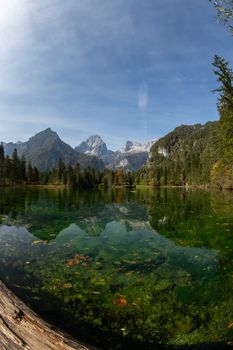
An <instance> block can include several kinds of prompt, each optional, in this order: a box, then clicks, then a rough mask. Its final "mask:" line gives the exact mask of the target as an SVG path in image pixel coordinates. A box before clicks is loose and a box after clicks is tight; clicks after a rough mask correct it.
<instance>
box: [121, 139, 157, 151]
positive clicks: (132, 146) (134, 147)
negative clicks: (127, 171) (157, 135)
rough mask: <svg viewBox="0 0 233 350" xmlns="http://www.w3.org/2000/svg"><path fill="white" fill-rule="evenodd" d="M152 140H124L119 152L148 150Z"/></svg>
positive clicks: (152, 142)
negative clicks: (140, 141) (142, 141)
mask: <svg viewBox="0 0 233 350" xmlns="http://www.w3.org/2000/svg"><path fill="white" fill-rule="evenodd" d="M154 142H155V141H150V142H147V143H143V144H142V143H139V142H132V141H126V143H125V145H124V146H123V147H122V148H121V150H120V152H121V153H141V152H149V151H150V148H151V146H152V145H153V144H154Z"/></svg>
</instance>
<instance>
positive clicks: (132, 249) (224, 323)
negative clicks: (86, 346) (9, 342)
mask: <svg viewBox="0 0 233 350" xmlns="http://www.w3.org/2000/svg"><path fill="white" fill-rule="evenodd" d="M0 219H1V221H0V222H1V224H0V278H1V279H2V280H3V281H4V282H5V283H6V285H7V286H8V287H9V288H10V289H12V290H13V291H14V292H15V294H16V295H18V296H19V297H20V298H21V299H22V300H24V301H25V302H26V303H27V304H28V305H29V306H31V307H32V308H33V309H34V310H35V311H37V312H38V313H39V314H40V315H42V316H43V317H44V318H45V319H46V320H48V321H50V322H52V323H54V324H55V325H57V326H59V327H60V328H62V329H64V330H66V331H68V332H69V333H71V334H73V335H74V336H76V337H77V338H79V339H81V340H84V341H87V342H88V343H90V344H94V345H96V346H99V347H100V348H102V349H155V348H157V345H158V344H160V345H161V347H163V346H166V348H173V347H175V348H178V349H179V348H181V349H184V348H186V347H188V346H191V345H194V346H195V349H196V348H198V346H199V347H200V349H201V348H203V347H202V346H204V345H203V344H208V349H209V348H216V349H220V348H221V347H222V348H224V347H225V346H226V345H225V344H227V343H229V342H231V340H233V193H210V192H205V191H201V190H186V189H161V190H155V191H152V190H139V191H123V190H116V191H109V192H104V191H96V192H75V191H69V190H65V189H38V188H35V189H25V190H20V189H13V190H12V189H1V190H0ZM206 346H207V345H206Z"/></svg>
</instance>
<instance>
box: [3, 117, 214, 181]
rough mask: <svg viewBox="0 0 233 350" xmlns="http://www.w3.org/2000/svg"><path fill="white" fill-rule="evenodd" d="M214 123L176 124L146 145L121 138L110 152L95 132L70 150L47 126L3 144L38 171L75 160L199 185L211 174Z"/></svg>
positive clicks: (146, 177)
mask: <svg viewBox="0 0 233 350" xmlns="http://www.w3.org/2000/svg"><path fill="white" fill-rule="evenodd" d="M215 127H216V122H208V123H206V124H205V125H201V124H196V125H181V126H179V127H177V128H175V129H174V130H173V131H171V132H170V133H168V134H167V135H165V136H164V137H162V138H160V139H159V140H157V141H151V142H148V143H146V144H141V143H137V142H132V141H126V143H125V145H124V146H123V147H121V149H120V150H117V151H112V150H109V149H108V148H107V145H106V143H105V142H104V141H103V140H102V139H101V137H100V136H99V135H92V136H90V137H89V138H88V139H87V140H86V141H83V142H82V143H80V144H79V145H78V146H76V147H75V148H72V147H71V146H69V145H68V144H66V143H65V142H63V141H62V140H61V139H60V138H59V136H58V134H57V133H56V132H54V131H52V130H51V129H50V128H48V129H46V130H43V131H41V132H39V133H38V134H36V135H34V136H32V137H31V138H30V139H29V140H28V141H26V142H17V143H12V142H10V143H6V144H4V148H5V154H6V155H9V156H10V155H11V154H12V152H13V150H14V149H15V148H16V149H17V151H18V155H19V156H23V155H24V157H25V159H26V162H27V163H28V162H29V161H30V162H31V163H32V165H33V166H36V167H37V168H38V169H39V170H40V171H46V170H49V169H52V168H53V167H56V166H57V165H58V162H59V160H62V161H63V162H64V163H65V164H66V165H68V164H71V165H76V164H77V163H79V164H80V167H81V169H84V168H87V167H91V168H94V169H97V170H103V169H105V168H107V169H113V170H117V169H124V170H128V171H137V170H138V169H141V168H143V169H144V170H142V171H144V173H143V174H144V175H143V174H142V175H143V176H144V177H145V179H147V180H146V181H147V182H148V181H150V179H157V180H156V181H159V183H161V184H163V182H164V183H165V184H166V183H171V184H173V183H175V184H183V183H194V182H195V183H204V182H207V180H208V178H209V176H210V175H209V174H210V169H211V164H212V163H211V161H210V159H212V158H213V154H214V153H213V152H214V148H215V146H214V145H213V140H214V138H213V133H214V130H215ZM180 169H182V171H181V170H180ZM181 173H182V174H181ZM180 174H181V175H180ZM148 179H149V180H148Z"/></svg>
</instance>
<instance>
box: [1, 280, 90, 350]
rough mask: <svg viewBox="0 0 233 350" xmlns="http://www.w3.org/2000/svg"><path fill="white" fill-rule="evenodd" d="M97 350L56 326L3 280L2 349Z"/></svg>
mask: <svg viewBox="0 0 233 350" xmlns="http://www.w3.org/2000/svg"><path fill="white" fill-rule="evenodd" d="M74 349H76V350H94V348H91V347H87V346H85V345H84V344H83V343H81V342H78V341H76V340H73V339H72V338H71V337H70V336H68V335H67V334H65V333H63V332H61V331H59V330H56V329H55V328H54V327H52V326H51V325H49V324H48V323H46V322H45V321H43V320H42V319H41V318H40V317H39V316H38V315H37V314H36V313H34V312H33V311H32V310H31V309H30V308H29V307H27V306H26V305H25V304H24V303H23V302H22V301H20V300H19V299H18V298H17V297H16V296H15V295H14V294H13V293H12V292H11V291H10V290H9V289H8V288H7V287H6V286H5V285H4V283H3V282H1V281H0V350H74Z"/></svg>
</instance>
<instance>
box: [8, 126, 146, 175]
mask: <svg viewBox="0 0 233 350" xmlns="http://www.w3.org/2000/svg"><path fill="white" fill-rule="evenodd" d="M152 144H153V142H150V143H147V144H145V145H143V144H140V143H134V142H132V141H127V142H126V144H125V145H124V146H123V147H122V149H121V150H119V151H115V152H114V151H111V150H108V148H107V145H106V143H105V142H104V141H103V140H102V139H101V137H100V136H98V135H93V136H90V137H89V138H88V139H87V140H86V141H84V142H82V143H81V144H80V145H79V146H77V147H75V149H74V148H72V147H71V146H69V145H68V144H66V143H65V142H63V141H62V140H61V139H60V137H59V136H58V134H57V133H56V132H54V131H53V130H51V129H50V128H48V129H45V130H43V131H41V132H39V133H37V134H36V135H34V136H32V137H31V138H30V139H29V140H28V141H26V142H20V141H19V142H17V143H13V142H9V143H4V150H5V154H6V155H8V156H11V155H12V153H13V151H14V149H17V152H18V155H19V156H20V157H22V156H24V157H25V160H26V162H27V163H28V162H31V164H32V165H33V166H36V167H37V168H38V169H39V170H40V171H46V170H49V169H52V168H53V167H55V166H57V164H58V162H59V160H62V161H63V162H64V163H65V164H66V165H68V164H71V165H76V164H77V163H79V164H80V167H81V168H82V169H84V168H87V167H91V168H94V169H97V170H103V169H104V168H109V169H119V168H121V169H126V170H130V171H135V170H138V169H139V168H141V167H142V166H144V165H145V164H146V162H147V160H148V156H149V149H150V147H151V146H152Z"/></svg>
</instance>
